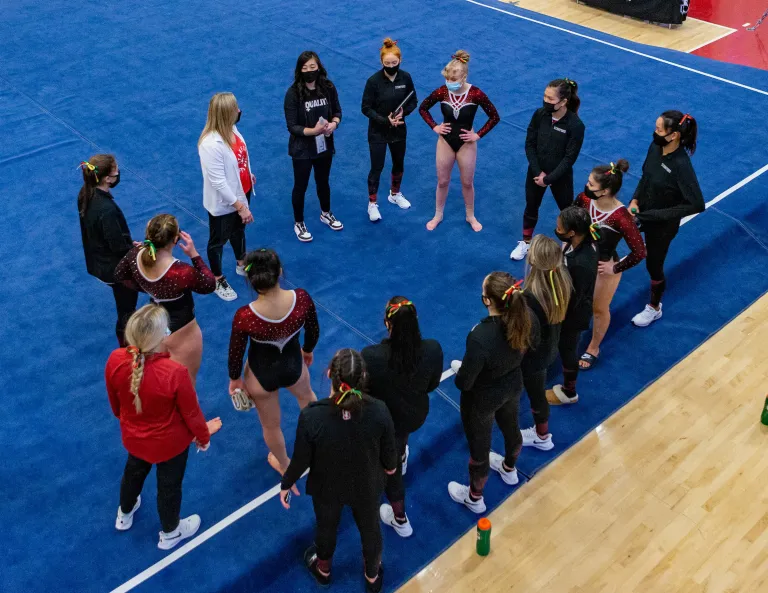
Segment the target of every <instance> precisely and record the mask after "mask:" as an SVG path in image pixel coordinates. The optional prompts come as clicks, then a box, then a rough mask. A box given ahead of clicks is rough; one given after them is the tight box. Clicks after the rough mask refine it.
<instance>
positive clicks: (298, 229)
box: [293, 222, 312, 243]
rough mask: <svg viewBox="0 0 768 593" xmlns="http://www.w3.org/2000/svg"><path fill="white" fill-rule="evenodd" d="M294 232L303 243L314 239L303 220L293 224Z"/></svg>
mask: <svg viewBox="0 0 768 593" xmlns="http://www.w3.org/2000/svg"><path fill="white" fill-rule="evenodd" d="M293 232H294V233H296V237H297V238H298V239H299V241H301V242H302V243H309V242H310V241H311V240H312V234H311V233H310V232H309V231H308V230H307V225H305V224H304V223H303V222H297V223H294V225H293Z"/></svg>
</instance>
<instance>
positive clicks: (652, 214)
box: [637, 168, 706, 222]
mask: <svg viewBox="0 0 768 593" xmlns="http://www.w3.org/2000/svg"><path fill="white" fill-rule="evenodd" d="M680 173H681V176H680V178H679V179H678V181H677V186H678V187H679V188H680V192H681V193H682V194H683V199H684V200H685V202H684V203H682V204H678V205H677V206H672V207H671V208H662V209H658V210H645V211H644V212H640V213H638V214H637V219H638V220H639V221H640V222H664V221H672V220H680V219H682V218H685V217H686V216H691V215H692V214H698V213H699V212H704V208H705V207H706V205H705V203H704V195H703V194H702V193H701V187H699V180H698V179H697V178H696V174H695V173H694V172H693V169H692V168H691V169H690V171H686V170H685V169H683V170H682V171H681V172H680Z"/></svg>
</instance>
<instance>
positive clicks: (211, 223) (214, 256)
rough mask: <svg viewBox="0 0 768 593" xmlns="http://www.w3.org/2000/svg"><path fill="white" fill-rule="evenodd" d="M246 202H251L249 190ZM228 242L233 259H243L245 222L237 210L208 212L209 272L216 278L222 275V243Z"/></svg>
mask: <svg viewBox="0 0 768 593" xmlns="http://www.w3.org/2000/svg"><path fill="white" fill-rule="evenodd" d="M245 197H246V199H247V200H248V204H250V203H251V192H250V190H249V191H248V193H247V194H245ZM227 242H229V244H230V245H232V251H234V252H235V259H236V260H237V261H243V258H244V257H245V223H243V219H242V218H240V214H239V213H237V212H230V213H229V214H223V215H221V216H213V215H211V213H210V212H209V213H208V263H209V264H210V266H211V272H213V275H214V276H216V277H217V278H218V277H219V276H222V275H223V272H222V268H221V258H222V256H223V254H224V245H226V244H227Z"/></svg>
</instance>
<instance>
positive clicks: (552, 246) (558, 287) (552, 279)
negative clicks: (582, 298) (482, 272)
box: [525, 235, 573, 325]
mask: <svg viewBox="0 0 768 593" xmlns="http://www.w3.org/2000/svg"><path fill="white" fill-rule="evenodd" d="M528 265H529V266H530V268H531V269H530V272H529V273H528V276H527V277H526V279H525V290H526V291H527V292H530V293H531V294H532V295H533V296H534V297H536V300H537V301H538V302H539V304H540V305H541V308H542V309H543V310H544V314H545V315H546V316H547V321H548V323H549V324H551V325H555V324H558V323H562V322H563V319H565V313H566V311H567V310H568V302H569V301H570V299H571V291H572V290H573V283H572V281H571V275H570V274H569V273H568V270H567V269H566V267H565V259H564V257H563V252H562V251H561V250H560V245H558V244H557V242H556V241H555V240H554V239H550V238H549V237H547V236H545V235H536V236H535V237H534V238H533V240H532V241H531V246H530V248H529V250H528Z"/></svg>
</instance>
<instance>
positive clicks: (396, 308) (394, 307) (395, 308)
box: [387, 301, 413, 319]
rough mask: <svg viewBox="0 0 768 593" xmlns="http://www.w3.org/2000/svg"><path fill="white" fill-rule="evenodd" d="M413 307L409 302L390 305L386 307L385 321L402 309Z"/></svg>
mask: <svg viewBox="0 0 768 593" xmlns="http://www.w3.org/2000/svg"><path fill="white" fill-rule="evenodd" d="M411 306H413V302H411V301H402V302H400V303H392V304H391V305H389V306H388V307H387V319H389V318H390V317H392V315H394V314H395V313H397V312H398V311H399V310H400V309H401V308H402V307H411Z"/></svg>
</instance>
